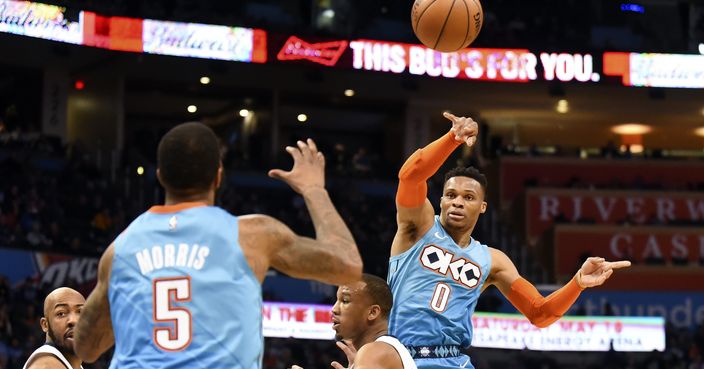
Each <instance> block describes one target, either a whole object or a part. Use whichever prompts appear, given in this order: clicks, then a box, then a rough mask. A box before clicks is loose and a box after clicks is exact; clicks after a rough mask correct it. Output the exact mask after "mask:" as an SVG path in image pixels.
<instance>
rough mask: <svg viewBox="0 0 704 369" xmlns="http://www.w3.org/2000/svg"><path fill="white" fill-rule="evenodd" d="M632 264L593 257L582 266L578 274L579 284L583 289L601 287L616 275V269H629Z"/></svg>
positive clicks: (625, 261)
mask: <svg viewBox="0 0 704 369" xmlns="http://www.w3.org/2000/svg"><path fill="white" fill-rule="evenodd" d="M629 266H631V262H630V261H627V260H622V261H606V259H604V258H600V257H591V258H589V259H587V261H585V262H584V264H582V267H581V268H580V269H579V271H578V272H577V284H578V285H579V286H580V287H582V288H587V287H596V286H601V285H602V284H603V283H604V282H606V280H607V279H609V277H611V275H612V274H613V273H614V270H615V269H621V268H628V267H629Z"/></svg>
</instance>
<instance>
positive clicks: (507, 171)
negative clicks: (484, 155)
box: [500, 157, 704, 207]
mask: <svg viewBox="0 0 704 369" xmlns="http://www.w3.org/2000/svg"><path fill="white" fill-rule="evenodd" d="M702 173H704V162H696V161H695V162H685V161H682V162H674V161H657V160H656V161H653V160H650V161H648V160H635V159H634V160H626V161H617V160H609V159H589V160H581V159H573V158H539V159H536V158H522V157H503V158H501V167H500V175H501V206H502V207H508V206H510V205H511V203H512V201H513V200H515V199H516V197H517V196H519V195H521V194H523V192H524V191H525V189H526V188H528V187H552V188H560V187H563V188H566V187H569V186H570V184H571V183H573V182H584V183H589V184H590V185H594V186H595V187H601V186H607V187H610V188H618V187H619V186H624V187H626V188H631V189H635V188H638V186H639V184H640V185H643V184H647V183H657V184H659V185H661V186H663V187H664V188H690V187H692V186H693V185H698V184H701V183H704V176H702Z"/></svg>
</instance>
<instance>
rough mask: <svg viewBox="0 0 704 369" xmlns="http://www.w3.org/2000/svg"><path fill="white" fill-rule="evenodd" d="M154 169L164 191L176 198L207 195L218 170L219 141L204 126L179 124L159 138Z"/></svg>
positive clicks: (210, 130)
mask: <svg viewBox="0 0 704 369" xmlns="http://www.w3.org/2000/svg"><path fill="white" fill-rule="evenodd" d="M157 165H158V168H159V177H160V179H161V184H162V185H163V186H164V188H165V189H166V190H167V191H169V192H174V193H177V194H191V193H197V192H202V191H207V190H208V189H209V188H210V186H212V184H213V181H215V177H216V176H217V174H218V168H220V144H219V142H218V137H217V136H216V135H215V132H213V130H212V129H210V127H208V126H206V125H205V124H202V123H195V122H191V123H183V124H179V125H178V126H176V127H174V128H172V129H171V130H170V131H169V132H167V133H166V134H165V135H164V137H162V138H161V141H160V142H159V148H158V149H157Z"/></svg>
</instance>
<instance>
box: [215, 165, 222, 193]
mask: <svg viewBox="0 0 704 369" xmlns="http://www.w3.org/2000/svg"><path fill="white" fill-rule="evenodd" d="M222 173H223V170H222V163H220V166H219V167H218V174H216V175H215V189H216V190H217V189H218V188H220V184H221V183H222Z"/></svg>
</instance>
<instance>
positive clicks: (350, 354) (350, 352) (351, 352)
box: [330, 341, 357, 369]
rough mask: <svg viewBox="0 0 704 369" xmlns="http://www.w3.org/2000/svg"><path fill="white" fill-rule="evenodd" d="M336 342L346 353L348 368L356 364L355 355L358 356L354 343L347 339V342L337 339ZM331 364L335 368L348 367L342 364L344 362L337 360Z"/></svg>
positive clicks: (343, 368) (342, 368)
mask: <svg viewBox="0 0 704 369" xmlns="http://www.w3.org/2000/svg"><path fill="white" fill-rule="evenodd" d="M335 344H336V345H337V347H339V348H340V350H342V352H344V353H345V356H347V368H351V367H352V365H354V358H355V356H357V349H356V348H355V347H354V345H353V344H352V342H350V341H345V342H341V341H337V342H335ZM330 366H332V367H333V368H335V369H347V368H345V367H344V366H342V364H340V363H338V362H337V361H333V362H332V363H330Z"/></svg>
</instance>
